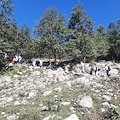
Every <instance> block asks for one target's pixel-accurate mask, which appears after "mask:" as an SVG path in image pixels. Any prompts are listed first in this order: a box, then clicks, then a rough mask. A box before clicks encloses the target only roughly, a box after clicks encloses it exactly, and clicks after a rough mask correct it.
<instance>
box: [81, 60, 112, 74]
mask: <svg viewBox="0 0 120 120" xmlns="http://www.w3.org/2000/svg"><path fill="white" fill-rule="evenodd" d="M81 68H82V73H86V72H85V69H86V65H85V64H84V63H83V62H82V61H81ZM100 69H101V68H100V66H97V65H96V64H95V65H90V66H89V71H90V75H93V74H94V75H95V76H96V75H99V71H100ZM105 71H106V75H107V76H110V74H109V71H110V66H109V65H107V64H106V65H105ZM93 72H94V73H93Z"/></svg>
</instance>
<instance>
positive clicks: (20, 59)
mask: <svg viewBox="0 0 120 120" xmlns="http://www.w3.org/2000/svg"><path fill="white" fill-rule="evenodd" d="M16 63H20V64H22V57H21V56H20V55H19V56H18V55H15V57H14V58H13V64H16Z"/></svg>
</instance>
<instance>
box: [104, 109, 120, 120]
mask: <svg viewBox="0 0 120 120" xmlns="http://www.w3.org/2000/svg"><path fill="white" fill-rule="evenodd" d="M103 117H104V118H105V119H110V120H119V119H120V108H109V109H108V111H107V112H106V113H104V115H103Z"/></svg>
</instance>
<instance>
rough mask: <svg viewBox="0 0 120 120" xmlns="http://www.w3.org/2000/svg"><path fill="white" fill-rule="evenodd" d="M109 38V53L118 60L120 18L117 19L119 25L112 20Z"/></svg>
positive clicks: (119, 52)
mask: <svg viewBox="0 0 120 120" xmlns="http://www.w3.org/2000/svg"><path fill="white" fill-rule="evenodd" d="M107 39H108V41H109V44H110V49H109V55H110V58H111V59H112V60H115V61H116V62H118V61H119V59H120V57H119V56H120V19H118V20H117V25H116V24H115V23H113V22H111V23H110V24H109V26H108V30H107Z"/></svg>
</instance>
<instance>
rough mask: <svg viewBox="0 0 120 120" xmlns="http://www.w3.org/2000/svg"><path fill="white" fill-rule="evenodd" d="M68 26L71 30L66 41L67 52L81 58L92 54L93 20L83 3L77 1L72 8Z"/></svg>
mask: <svg viewBox="0 0 120 120" xmlns="http://www.w3.org/2000/svg"><path fill="white" fill-rule="evenodd" d="M68 28H69V29H71V30H72V31H73V32H72V35H71V37H70V40H69V41H68V43H67V47H68V51H69V52H68V53H70V54H71V55H72V57H74V58H76V57H77V58H78V57H80V58H81V59H83V58H84V57H86V58H90V57H92V56H94V50H95V49H94V41H93V40H94V39H92V37H93V35H94V34H93V33H94V31H93V21H92V20H91V19H90V17H89V15H87V12H86V11H85V10H84V9H83V4H80V3H79V4H78V5H76V6H75V7H74V8H73V9H72V14H71V18H70V20H69V24H68Z"/></svg>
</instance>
